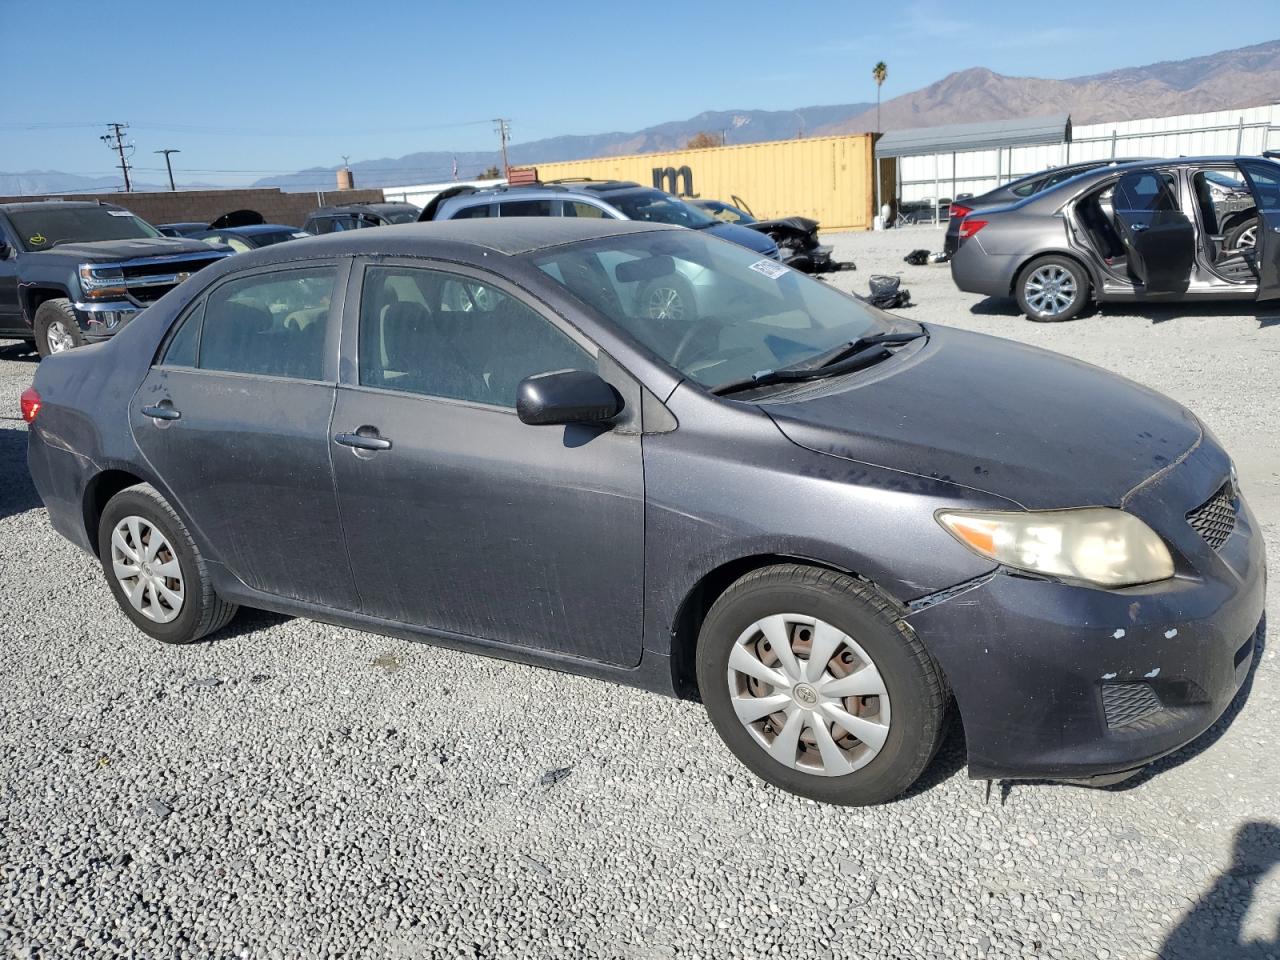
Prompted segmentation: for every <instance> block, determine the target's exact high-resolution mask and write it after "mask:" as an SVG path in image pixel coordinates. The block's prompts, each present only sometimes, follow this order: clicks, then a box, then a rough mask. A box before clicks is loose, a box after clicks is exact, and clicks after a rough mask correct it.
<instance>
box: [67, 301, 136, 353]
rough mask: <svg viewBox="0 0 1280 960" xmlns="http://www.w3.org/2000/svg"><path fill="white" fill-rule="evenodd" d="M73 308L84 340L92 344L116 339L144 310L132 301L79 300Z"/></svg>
mask: <svg viewBox="0 0 1280 960" xmlns="http://www.w3.org/2000/svg"><path fill="white" fill-rule="evenodd" d="M71 306H72V307H73V308H74V309H75V311H76V320H77V321H78V322H79V324H80V330H81V332H82V333H83V334H84V338H85V339H86V340H88V341H89V342H90V343H94V342H97V341H99V340H109V339H110V338H111V337H114V336H115V335H116V334H117V333H119V332H120V330H121V328H123V327H124V325H125V324H126V323H128V322H129V321H130V320H132V319H133V318H134V317H136V316H137V315H138V314H140V313H141V312H142V311H143V309H144V308H143V307H140V306H138V305H137V304H135V303H133V302H132V301H131V300H104V301H97V300H90V301H80V300H77V301H76V302H75V303H73V304H72V305H71Z"/></svg>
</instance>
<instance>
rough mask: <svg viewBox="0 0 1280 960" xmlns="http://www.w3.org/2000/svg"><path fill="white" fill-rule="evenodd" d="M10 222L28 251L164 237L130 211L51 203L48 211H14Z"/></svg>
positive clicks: (43, 209) (10, 215)
mask: <svg viewBox="0 0 1280 960" xmlns="http://www.w3.org/2000/svg"><path fill="white" fill-rule="evenodd" d="M9 219H10V220H11V221H13V227H14V229H15V230H17V231H18V236H19V237H21V238H22V243H23V245H25V246H26V248H27V249H28V250H49V249H51V248H53V247H56V246H57V245H58V244H60V243H82V242H91V241H94V240H138V239H143V238H146V237H159V236H162V234H161V233H160V231H159V230H157V229H156V228H155V227H153V226H151V224H149V223H147V222H146V221H145V220H139V219H138V218H137V217H135V216H134V215H133V214H132V213H130V212H129V211H128V210H115V209H112V208H111V207H72V208H70V209H67V208H65V207H62V208H60V207H58V206H57V205H56V204H52V203H51V204H49V207H48V209H45V208H43V207H42V208H40V209H31V210H14V211H11V212H10V214H9Z"/></svg>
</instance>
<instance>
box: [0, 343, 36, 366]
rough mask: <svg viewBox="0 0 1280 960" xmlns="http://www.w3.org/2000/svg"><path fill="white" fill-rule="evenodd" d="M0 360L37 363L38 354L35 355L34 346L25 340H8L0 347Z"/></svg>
mask: <svg viewBox="0 0 1280 960" xmlns="http://www.w3.org/2000/svg"><path fill="white" fill-rule="evenodd" d="M0 360H14V361H17V362H20V363H22V362H26V363H33V364H34V363H39V362H40V354H38V353H36V345H35V344H34V343H27V342H26V341H25V340H8V341H4V343H3V346H0Z"/></svg>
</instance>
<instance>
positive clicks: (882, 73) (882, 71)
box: [871, 60, 889, 133]
mask: <svg viewBox="0 0 1280 960" xmlns="http://www.w3.org/2000/svg"><path fill="white" fill-rule="evenodd" d="M871 76H872V78H873V79H874V80H875V82H876V133H879V132H880V87H881V86H883V85H884V82H885V81H886V80H888V79H889V68H888V67H887V66H885V62H884V61H883V60H881V61H880V62H879V63H877V64H876V65H875V66H874V67H872V68H871Z"/></svg>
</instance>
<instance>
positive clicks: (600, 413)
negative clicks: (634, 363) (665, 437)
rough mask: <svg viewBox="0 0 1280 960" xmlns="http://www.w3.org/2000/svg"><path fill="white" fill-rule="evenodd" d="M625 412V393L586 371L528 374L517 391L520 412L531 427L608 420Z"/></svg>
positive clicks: (524, 421) (517, 404)
mask: <svg viewBox="0 0 1280 960" xmlns="http://www.w3.org/2000/svg"><path fill="white" fill-rule="evenodd" d="M621 412H622V396H621V394H619V393H618V391H617V390H615V389H614V388H613V387H611V386H609V384H607V383H605V381H604V380H603V379H602V378H601V377H600V375H599V374H595V373H587V372H586V371H585V370H560V371H557V372H555V373H539V374H537V375H536V376H532V377H525V378H524V379H523V380H521V381H520V386H519V387H518V388H517V390H516V415H517V416H519V417H520V422H521V423H527V424H530V425H531V426H553V425H557V424H567V423H605V422H606V421H609V420H612V419H613V418H614V417H616V416H617V415H618V414H619V413H621Z"/></svg>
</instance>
